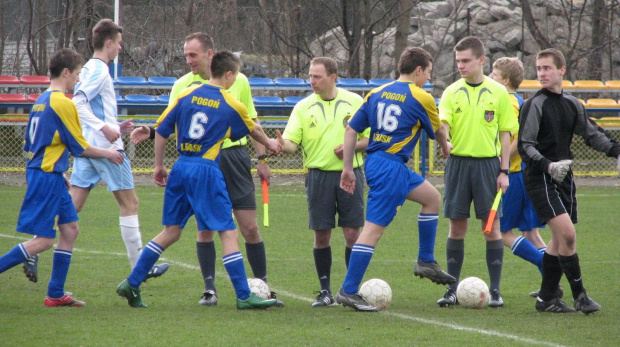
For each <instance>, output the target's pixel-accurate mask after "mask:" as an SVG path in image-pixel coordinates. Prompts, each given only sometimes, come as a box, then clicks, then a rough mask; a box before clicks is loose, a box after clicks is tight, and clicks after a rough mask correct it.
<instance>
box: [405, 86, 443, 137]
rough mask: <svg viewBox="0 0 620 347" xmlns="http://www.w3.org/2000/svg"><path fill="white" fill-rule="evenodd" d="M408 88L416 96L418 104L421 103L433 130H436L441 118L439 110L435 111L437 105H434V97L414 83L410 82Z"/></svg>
mask: <svg viewBox="0 0 620 347" xmlns="http://www.w3.org/2000/svg"><path fill="white" fill-rule="evenodd" d="M409 89H410V90H411V94H412V95H413V97H414V98H416V100H418V101H419V102H420V104H422V107H424V110H425V111H426V114H427V115H428V118H429V119H430V121H431V124H432V125H433V130H435V131H437V129H439V126H441V120H440V119H439V112H438V111H437V105H435V99H434V98H433V96H432V95H430V94H429V93H428V92H426V91H425V90H423V89H422V88H420V87H418V86H416V85H415V84H411V85H410V86H409Z"/></svg>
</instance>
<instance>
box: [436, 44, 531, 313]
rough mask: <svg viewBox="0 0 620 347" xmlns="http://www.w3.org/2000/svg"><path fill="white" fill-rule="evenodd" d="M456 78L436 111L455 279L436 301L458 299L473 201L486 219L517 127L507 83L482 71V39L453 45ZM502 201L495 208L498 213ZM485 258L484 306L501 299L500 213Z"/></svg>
mask: <svg viewBox="0 0 620 347" xmlns="http://www.w3.org/2000/svg"><path fill="white" fill-rule="evenodd" d="M454 51H455V56H456V63H457V66H458V70H459V73H460V74H461V79H459V80H458V81H456V82H454V83H452V84H451V85H450V86H448V88H446V90H445V91H444V92H443V95H442V96H441V101H440V103H439V117H440V119H441V121H442V123H443V126H444V127H446V129H447V130H448V133H449V137H450V142H451V144H452V146H453V148H452V150H451V151H450V157H449V158H448V160H447V162H446V169H445V176H444V179H445V190H444V215H445V216H446V217H447V218H449V219H450V232H449V234H448V240H447V243H446V257H447V259H448V273H449V274H450V275H452V276H454V277H455V278H456V279H457V281H456V283H454V284H452V285H450V287H449V288H448V290H447V292H446V293H445V295H444V296H443V297H442V298H441V299H439V300H438V301H437V304H439V306H441V307H447V306H452V305H455V304H456V303H457V300H456V287H457V284H458V279H459V277H460V275H461V268H462V266H463V258H464V255H465V242H464V239H465V234H466V233H467V223H468V220H469V217H470V216H469V210H470V207H471V203H472V201H473V202H474V206H475V210H476V218H477V219H479V220H481V222H482V223H484V222H486V219H487V218H488V215H489V212H490V210H491V205H493V200H494V198H495V195H496V194H497V191H498V190H499V189H501V190H502V191H503V192H505V191H506V189H507V188H508V185H509V182H508V174H509V165H510V163H509V157H510V133H511V132H515V131H517V130H518V129H519V124H518V122H517V118H516V117H515V115H514V111H513V110H512V105H511V104H510V98H509V96H508V92H507V91H506V88H505V87H504V86H503V85H501V84H499V83H497V82H496V81H494V80H493V79H491V78H489V77H486V76H485V75H484V72H483V66H484V62H485V56H484V44H483V43H482V41H480V40H479V39H478V38H475V37H466V38H464V39H462V40H461V41H459V42H458V43H457V44H456V46H455V48H454ZM501 213H502V212H501V207H500V209H498V211H497V215H498V217H501V215H502V214H501ZM484 238H485V240H486V261H487V268H488V270H489V277H490V290H491V298H490V300H489V306H491V307H501V306H503V304H504V302H503V300H502V297H501V295H500V291H499V289H500V288H499V285H500V280H501V274H502V263H503V261H504V245H503V243H502V236H501V234H500V231H499V219H496V220H495V221H494V223H493V228H492V230H491V232H490V233H489V234H485V235H484Z"/></svg>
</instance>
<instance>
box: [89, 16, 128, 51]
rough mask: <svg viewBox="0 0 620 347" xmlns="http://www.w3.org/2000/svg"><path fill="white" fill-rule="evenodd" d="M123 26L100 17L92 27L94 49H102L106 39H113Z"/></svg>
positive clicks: (121, 30)
mask: <svg viewBox="0 0 620 347" xmlns="http://www.w3.org/2000/svg"><path fill="white" fill-rule="evenodd" d="M122 32H123V27H122V26H120V25H118V24H116V23H114V21H112V20H111V19H102V20H100V21H99V23H97V25H95V27H94V28H93V47H94V48H95V50H99V49H102V48H103V47H104V46H105V42H106V41H107V40H114V39H116V36H117V35H118V34H119V33H122Z"/></svg>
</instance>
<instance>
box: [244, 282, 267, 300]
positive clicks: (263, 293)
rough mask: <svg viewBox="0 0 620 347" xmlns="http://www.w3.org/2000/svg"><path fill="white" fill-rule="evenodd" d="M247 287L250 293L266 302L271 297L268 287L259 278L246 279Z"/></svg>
mask: <svg viewBox="0 0 620 347" xmlns="http://www.w3.org/2000/svg"><path fill="white" fill-rule="evenodd" d="M248 286H249V287H250V291H251V292H252V293H254V294H256V295H257V296H258V297H260V298H261V299H263V300H267V299H269V297H270V296H271V290H270V289H269V286H268V285H267V283H266V282H265V281H263V280H261V279H260V278H248Z"/></svg>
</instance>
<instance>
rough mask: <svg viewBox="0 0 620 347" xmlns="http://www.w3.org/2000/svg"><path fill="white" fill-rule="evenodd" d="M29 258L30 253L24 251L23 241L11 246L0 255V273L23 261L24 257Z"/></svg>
mask: <svg viewBox="0 0 620 347" xmlns="http://www.w3.org/2000/svg"><path fill="white" fill-rule="evenodd" d="M28 258H30V254H28V251H26V247H24V244H23V243H20V244H19V245H17V246H15V247H13V248H12V249H11V250H10V251H8V252H7V253H6V254H5V255H3V256H2V257H0V273H3V272H5V271H6V270H8V269H10V268H12V267H14V266H16V265H18V264H21V263H23V262H24V261H25V260H26V259H28Z"/></svg>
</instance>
